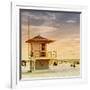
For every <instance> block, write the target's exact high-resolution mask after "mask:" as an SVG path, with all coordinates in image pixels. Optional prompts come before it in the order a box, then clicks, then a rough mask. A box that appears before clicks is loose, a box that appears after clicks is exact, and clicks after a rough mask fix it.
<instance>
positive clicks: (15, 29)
mask: <svg viewBox="0 0 90 90" xmlns="http://www.w3.org/2000/svg"><path fill="white" fill-rule="evenodd" d="M20 8H22V9H35V10H38V9H40V10H54V11H57V10H58V11H70V12H72V11H73V12H74V11H75V12H81V13H82V14H81V23H80V24H81V25H80V45H81V46H80V53H81V54H80V58H81V70H80V71H81V72H80V73H81V76H80V77H79V78H68V79H67V78H64V79H56V80H55V79H53V80H50V79H48V80H44V82H42V80H38V82H37V80H36V81H35V80H34V81H20V80H19V65H20V63H19V9H20ZM86 21H87V7H86V6H73V5H59V4H54V5H53V4H48V3H47V4H45V3H39V4H38V5H37V3H26V2H20V3H19V2H13V3H11V46H12V47H11V87H12V88H18V87H32V86H34V87H35V86H46V85H55V84H56V83H57V85H60V84H61V85H65V84H79V83H85V82H87V54H86V51H87V48H86V47H87V23H86Z"/></svg>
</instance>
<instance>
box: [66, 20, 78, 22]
mask: <svg viewBox="0 0 90 90" xmlns="http://www.w3.org/2000/svg"><path fill="white" fill-rule="evenodd" d="M66 23H77V21H76V20H67V21H66Z"/></svg>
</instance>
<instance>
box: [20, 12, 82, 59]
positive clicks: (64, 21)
mask: <svg viewBox="0 0 90 90" xmlns="http://www.w3.org/2000/svg"><path fill="white" fill-rule="evenodd" d="M20 14H21V15H20V16H21V22H20V24H21V41H22V43H21V45H22V59H24V60H26V59H28V44H27V43H25V41H26V40H28V28H29V32H30V33H29V38H33V37H34V36H37V35H41V36H43V37H45V38H48V39H51V40H55V42H53V43H50V44H48V46H47V50H48V51H53V50H55V51H57V57H58V58H59V59H80V13H79V12H65V11H64V12H62V11H61V12H60V11H40V10H21V12H20Z"/></svg>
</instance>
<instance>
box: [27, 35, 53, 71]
mask: <svg viewBox="0 0 90 90" xmlns="http://www.w3.org/2000/svg"><path fill="white" fill-rule="evenodd" d="M52 42H54V40H49V39H47V38H44V37H42V36H40V35H38V36H35V37H34V38H32V39H29V40H27V41H26V43H30V46H31V51H30V53H31V55H30V70H43V69H48V68H49V61H50V58H48V57H47V44H49V43H52Z"/></svg>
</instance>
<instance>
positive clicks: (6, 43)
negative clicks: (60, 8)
mask: <svg viewBox="0 0 90 90" xmlns="http://www.w3.org/2000/svg"><path fill="white" fill-rule="evenodd" d="M14 1H16V0H14ZM17 1H21V0H17ZM23 1H33V2H37V4H38V2H43V3H44V2H46V3H47V2H48V3H60V4H63V3H65V4H73V5H87V6H88V33H87V35H88V36H87V38H88V39H87V41H88V51H87V54H88V59H87V60H88V71H89V72H88V83H87V84H79V85H65V86H61V85H59V84H58V85H57V84H56V85H50V86H46V87H32V88H30V89H33V90H42V89H43V90H49V89H52V90H76V89H77V90H90V88H89V84H90V70H89V69H90V65H89V63H90V57H89V56H90V55H89V54H90V50H89V49H90V41H89V38H90V35H89V33H90V27H89V26H90V25H89V24H90V5H89V3H90V2H89V1H90V0H23ZM10 39H11V38H10V0H0V61H1V62H0V90H8V89H9V90H10ZM57 83H58V82H57ZM23 90H26V89H23Z"/></svg>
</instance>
